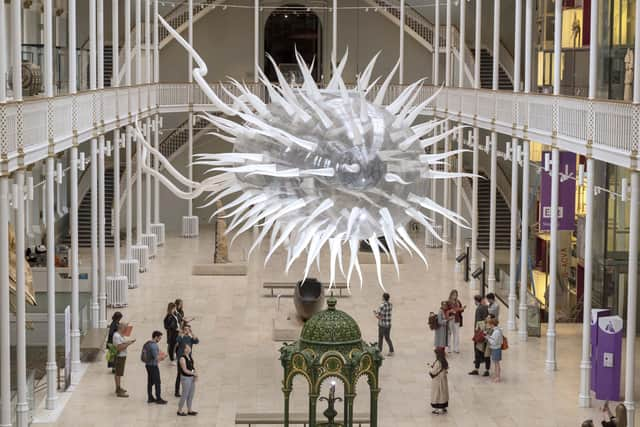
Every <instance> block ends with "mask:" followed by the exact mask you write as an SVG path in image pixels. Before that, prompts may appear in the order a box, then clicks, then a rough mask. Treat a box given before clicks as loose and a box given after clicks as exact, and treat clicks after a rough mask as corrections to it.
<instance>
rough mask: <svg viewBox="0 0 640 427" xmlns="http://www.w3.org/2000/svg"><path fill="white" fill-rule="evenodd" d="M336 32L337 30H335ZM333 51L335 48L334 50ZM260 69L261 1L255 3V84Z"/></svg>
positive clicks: (256, 0) (255, 0) (257, 0)
mask: <svg viewBox="0 0 640 427" xmlns="http://www.w3.org/2000/svg"><path fill="white" fill-rule="evenodd" d="M334 32H335V28H334ZM332 50H333V48H332ZM259 69H260V0H254V2H253V82H254V83H258V81H259V78H258V77H259V72H258V70H259Z"/></svg>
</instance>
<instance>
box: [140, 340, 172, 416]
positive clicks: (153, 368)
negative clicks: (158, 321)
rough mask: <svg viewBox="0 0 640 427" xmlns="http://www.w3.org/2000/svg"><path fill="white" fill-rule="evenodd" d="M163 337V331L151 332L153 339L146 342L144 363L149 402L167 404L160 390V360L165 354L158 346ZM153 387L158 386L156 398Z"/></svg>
mask: <svg viewBox="0 0 640 427" xmlns="http://www.w3.org/2000/svg"><path fill="white" fill-rule="evenodd" d="M161 339H162V332H160V331H153V333H152V334H151V341H147V342H146V343H145V345H144V346H145V348H143V352H146V360H145V362H144V365H145V368H146V369H147V402H148V403H157V404H159V405H166V404H167V401H166V400H164V399H163V398H162V396H161V392H160V389H161V384H160V368H158V362H159V361H161V360H162V359H164V356H163V355H162V354H161V353H160V347H159V346H158V343H159V342H160V340H161ZM153 387H155V388H156V397H155V398H154V397H153V393H152V390H153Z"/></svg>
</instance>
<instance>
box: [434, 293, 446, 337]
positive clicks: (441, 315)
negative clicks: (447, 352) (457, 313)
mask: <svg viewBox="0 0 640 427" xmlns="http://www.w3.org/2000/svg"><path fill="white" fill-rule="evenodd" d="M448 306H449V303H448V302H447V301H442V302H441V303H440V310H439V311H438V323H437V327H436V329H435V334H434V335H435V336H434V340H433V346H434V348H438V347H442V348H445V347H447V323H448V322H449V315H448V314H447V307H448Z"/></svg>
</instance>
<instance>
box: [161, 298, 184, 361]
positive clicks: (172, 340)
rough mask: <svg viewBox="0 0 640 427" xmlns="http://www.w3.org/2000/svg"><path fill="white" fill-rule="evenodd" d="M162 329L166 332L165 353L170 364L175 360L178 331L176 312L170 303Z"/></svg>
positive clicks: (178, 324)
mask: <svg viewBox="0 0 640 427" xmlns="http://www.w3.org/2000/svg"><path fill="white" fill-rule="evenodd" d="M164 329H165V330H166V331H167V353H168V354H169V359H170V360H171V362H173V361H174V360H175V350H176V339H177V338H178V329H180V319H179V317H178V314H177V312H176V305H175V303H172V302H170V303H169V305H168V306H167V314H166V316H164Z"/></svg>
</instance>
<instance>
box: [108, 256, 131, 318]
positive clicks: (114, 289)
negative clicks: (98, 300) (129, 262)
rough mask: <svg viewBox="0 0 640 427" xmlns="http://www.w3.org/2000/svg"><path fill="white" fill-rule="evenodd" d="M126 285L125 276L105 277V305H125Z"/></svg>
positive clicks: (114, 306)
mask: <svg viewBox="0 0 640 427" xmlns="http://www.w3.org/2000/svg"><path fill="white" fill-rule="evenodd" d="M136 267H137V266H136ZM136 271H137V270H136ZM128 287H129V281H128V280H127V276H110V277H107V307H113V308H121V307H126V306H127V305H128V303H127V292H128Z"/></svg>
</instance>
